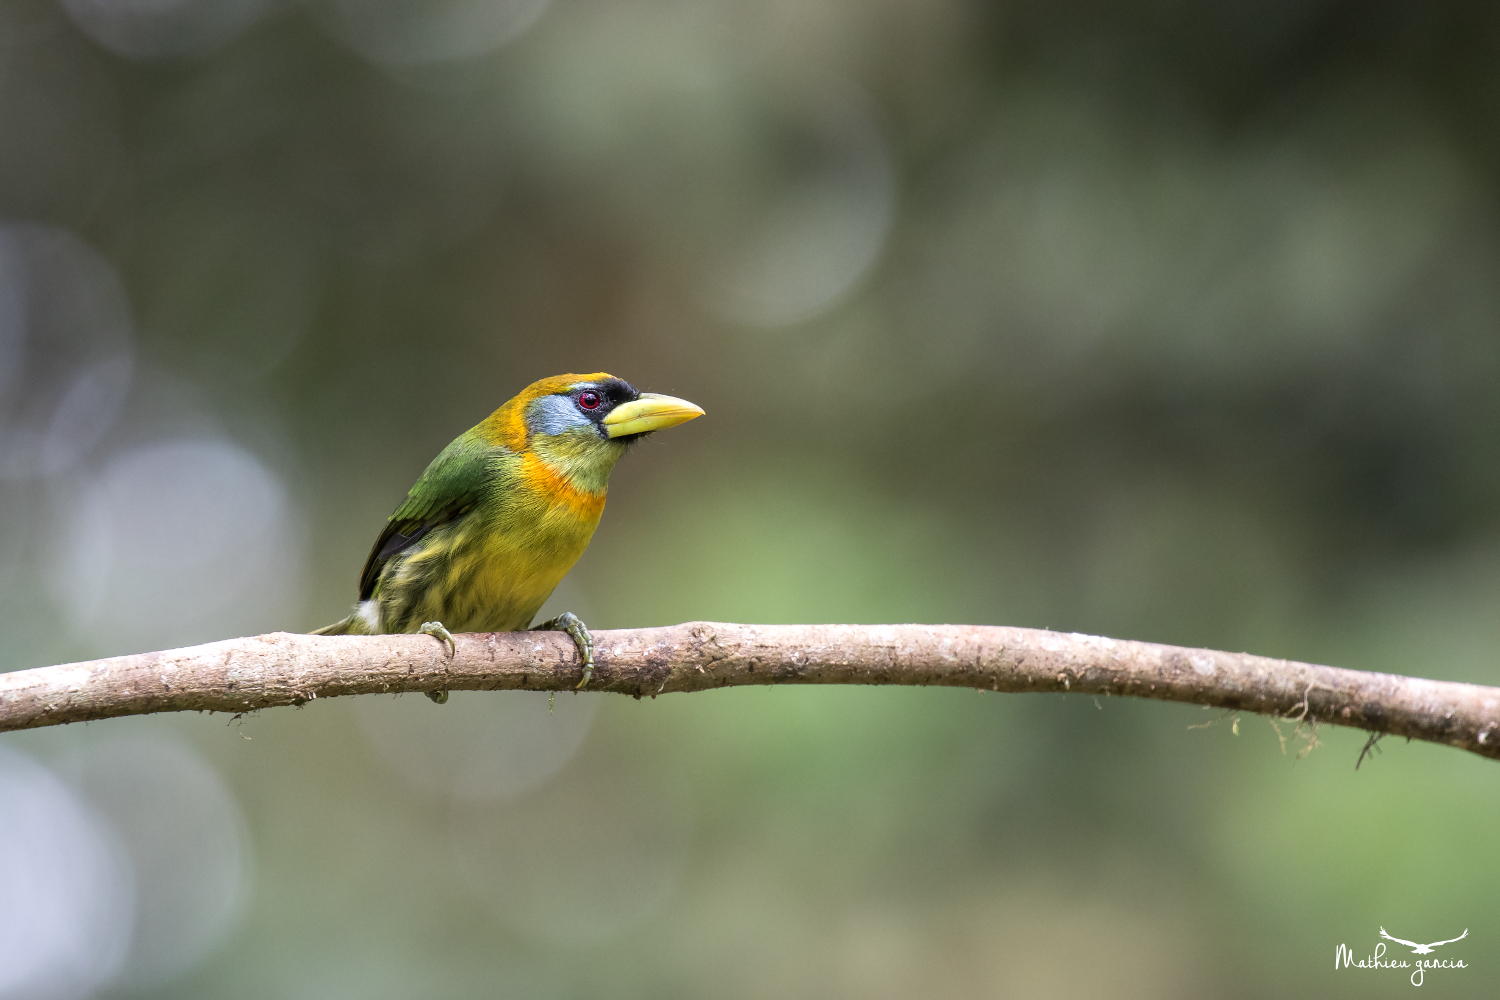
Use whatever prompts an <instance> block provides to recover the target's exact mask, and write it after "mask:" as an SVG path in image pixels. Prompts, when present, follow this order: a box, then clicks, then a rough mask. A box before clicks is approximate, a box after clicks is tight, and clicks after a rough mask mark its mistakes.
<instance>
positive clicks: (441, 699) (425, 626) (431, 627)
mask: <svg viewBox="0 0 1500 1000" xmlns="http://www.w3.org/2000/svg"><path fill="white" fill-rule="evenodd" d="M417 631H418V632H421V633H423V634H424V635H430V636H432V637H433V638H434V639H436V640H438V641H439V642H442V643H446V644H447V646H448V659H450V660H451V659H453V658H454V657H455V656H457V655H458V644H457V643H455V642H454V641H453V633H452V632H449V631H448V630H447V628H445V627H444V626H443V623H442V622H423V623H422V627H421V628H419V629H417ZM427 697H429V698H431V699H432V700H433V701H435V702H437V703H438V704H439V705H444V704H447V702H448V692H447V691H428V692H427Z"/></svg>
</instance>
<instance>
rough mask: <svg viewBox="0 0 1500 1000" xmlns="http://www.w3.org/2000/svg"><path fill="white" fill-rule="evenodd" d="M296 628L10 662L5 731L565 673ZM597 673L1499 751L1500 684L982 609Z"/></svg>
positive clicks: (653, 633)
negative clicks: (982, 618) (1255, 718)
mask: <svg viewBox="0 0 1500 1000" xmlns="http://www.w3.org/2000/svg"><path fill="white" fill-rule="evenodd" d="M455 640H456V644H457V650H456V652H455V654H454V655H453V656H452V657H451V658H450V657H449V655H448V651H447V647H446V646H444V645H443V644H442V643H440V642H438V641H437V640H436V639H433V638H431V637H429V636H426V635H379V636H312V635H297V634H292V633H287V632H273V633H271V634H268V635H261V636H254V637H252V638H246V639H228V640H225V641H223V642H212V643H208V644H206V645H203V646H191V647H188V648H186V649H175V650H167V651H164V652H157V653H139V654H136V655H133V656H116V657H112V658H110V659H106V660H93V661H89V662H86V663H70V664H66V665H63V666H56V667H39V668H37V669H34V670H19V671H15V672H12V673H8V674H0V731H6V730H12V729H29V728H33V727H37V726H50V725H58V724H61V723H67V722H82V721H85V720H90V719H106V718H111V717H114V716H120V715H140V714H145V713H150V712H187V711H200V712H201V711H209V712H235V713H243V712H252V711H255V710H257V709H262V708H270V707H273V706H276V705H302V704H306V703H307V702H309V701H312V700H313V699H315V698H329V697H336V696H339V695H351V694H374V693H381V692H417V691H424V692H436V691H492V690H507V689H508V690H516V689H521V690H531V691H565V690H570V689H572V687H573V686H574V685H575V684H577V683H578V680H579V678H580V676H581V668H580V666H579V662H578V655H577V652H576V651H575V650H574V647H573V643H572V640H570V639H569V638H568V637H567V636H565V635H562V634H561V633H556V632H495V633H475V634H471V635H459V636H455ZM594 642H595V647H594V649H595V652H594V658H595V663H596V667H595V670H594V677H593V680H592V681H591V682H590V684H589V688H588V689H589V690H591V691H614V692H618V693H620V694H629V695H634V696H635V697H637V698H640V697H643V696H651V697H655V696H656V695H659V694H666V693H670V692H677V691H704V690H708V689H711V688H720V687H732V686H737V685H744V684H905V685H937V686H944V687H971V688H976V689H979V690H983V691H1010V692H1024V691H1030V692H1065V691H1071V692H1075V693H1081V694H1093V695H1101V694H1102V695H1116V696H1130V697H1140V698H1156V699H1160V700H1163V701H1182V702H1189V703H1192V704H1196V705H1209V706H1213V707H1216V708H1224V709H1231V710H1239V711H1247V712H1256V713H1259V714H1262V715H1268V716H1272V717H1280V718H1285V719H1290V720H1293V721H1297V722H1307V723H1313V722H1322V723H1332V724H1334V725H1339V726H1350V727H1353V728H1357V729H1363V730H1366V731H1369V732H1372V733H1385V734H1389V735H1392V736H1406V737H1410V738H1413V739H1420V740H1428V741H1430V742H1433V743H1441V744H1446V745H1448V746H1454V747H1459V748H1461V749H1464V750H1469V751H1472V752H1474V753H1477V754H1480V755H1481V756H1484V757H1489V758H1492V759H1500V688H1492V687H1481V686H1479V685H1474V684H1459V683H1454V682H1450V681H1432V680H1423V679H1420V678H1415V677H1401V676H1397V675H1394V674H1377V673H1366V672H1363V671H1358V670H1343V669H1340V668H1337V667H1324V666H1317V665H1314V664H1310V663H1298V662H1296V661H1293V660H1277V659H1270V658H1267V657H1262V656H1251V655H1249V654H1248V653H1224V652H1218V651H1216V650H1210V649H1186V648H1182V647H1178V646H1163V645H1157V644H1155V643H1147V642H1130V641H1122V640H1115V639H1105V638H1101V637H1098V636H1089V635H1077V634H1065V633H1061V632H1046V631H1040V630H1037V629H1024V628H1006V627H999V626H978V625H732V624H721V623H716V622H690V623H688V624H685V625H674V626H670V627H665V628H644V629H623V630H619V631H597V632H595V633H594Z"/></svg>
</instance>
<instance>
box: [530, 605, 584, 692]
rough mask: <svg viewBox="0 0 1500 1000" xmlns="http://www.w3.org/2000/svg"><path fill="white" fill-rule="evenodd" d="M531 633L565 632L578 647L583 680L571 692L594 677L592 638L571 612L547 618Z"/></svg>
mask: <svg viewBox="0 0 1500 1000" xmlns="http://www.w3.org/2000/svg"><path fill="white" fill-rule="evenodd" d="M531 631H533V632H566V633H568V635H570V636H572V637H573V645H575V646H577V647H578V657H579V659H581V660H582V661H583V680H581V681H579V682H578V687H577V688H574V689H573V690H575V691H576V690H578V688H581V687H583V686H584V685H585V684H587V683H588V682H589V678H591V677H593V676H594V637H593V636H592V635H591V634H590V633H589V630H588V626H586V625H584V624H583V622H582V621H581V620H579V617H578V616H577V615H575V614H574V613H573V612H571V611H564V612H563V613H562V614H560V615H558V616H557V617H556V618H549V619H547V620H546V621H544V622H542V623H541V624H540V625H536V626H533V627H532V629H531Z"/></svg>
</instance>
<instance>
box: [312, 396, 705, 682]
mask: <svg viewBox="0 0 1500 1000" xmlns="http://www.w3.org/2000/svg"><path fill="white" fill-rule="evenodd" d="M701 416H703V409H702V408H701V407H699V406H697V405H695V404H693V403H689V402H688V401H687V400H685V399H678V398H676V397H674V396H665V395H660V394H658V393H651V392H640V391H639V390H637V389H636V388H635V387H634V386H632V385H631V384H630V383H629V382H626V381H625V380H624V379H621V378H616V377H615V376H613V375H610V374H608V373H607V372H595V373H593V374H590V375H578V374H564V375H556V376H553V377H552V378H544V379H541V380H540V381H537V382H533V383H532V384H531V385H529V386H527V387H526V388H525V389H523V390H521V392H520V393H519V394H517V395H516V396H515V397H514V398H513V399H511V400H510V401H509V402H507V403H505V404H503V405H502V406H501V407H500V408H499V409H497V410H495V411H494V412H493V413H491V414H490V415H489V416H488V417H486V418H485V419H484V420H482V421H480V422H479V423H478V424H476V425H475V426H474V427H472V428H470V429H469V430H467V431H465V432H464V433H462V434H460V435H459V436H458V437H456V438H454V439H453V441H452V442H451V443H450V444H449V445H448V446H447V447H446V448H444V449H443V450H442V452H440V453H439V454H438V456H437V458H435V459H433V460H432V464H430V465H428V466H427V471H425V472H423V473H422V475H421V477H420V478H418V479H417V482H416V485H414V486H413V487H412V488H411V490H410V492H408V493H407V495H406V500H405V501H404V502H402V503H401V505H400V506H399V507H397V508H396V510H395V512H394V513H392V514H391V516H390V518H389V519H388V520H387V521H386V524H385V529H384V530H383V531H381V533H380V536H379V537H378V538H376V539H375V544H374V545H373V546H372V547H371V548H370V555H369V558H367V559H366V560H365V565H364V569H363V570H361V571H360V574H359V600H358V602H357V603H356V604H355V605H354V609H353V611H352V612H351V613H350V614H349V616H348V617H346V618H344V619H343V620H341V621H337V622H335V623H333V624H332V625H326V626H324V627H323V628H320V629H317V630H315V631H314V632H312V633H310V634H312V635H381V634H389V633H399V632H422V633H426V634H428V635H431V636H433V637H435V638H437V639H438V640H439V641H441V642H442V643H443V644H444V645H445V646H446V647H447V649H448V655H449V656H450V657H452V656H453V655H455V654H456V653H457V646H456V645H455V644H454V642H453V634H452V633H453V632H519V631H527V630H532V631H559V632H566V633H567V634H568V635H569V636H570V637H572V639H573V642H574V644H575V645H576V646H577V648H578V653H579V659H580V661H581V662H582V665H583V679H582V680H581V681H579V683H578V687H579V688H582V687H583V686H584V685H586V684H587V683H588V682H589V678H590V677H592V676H593V671H594V641H593V636H592V634H591V633H590V632H589V630H588V627H587V626H586V625H584V623H583V622H582V621H580V620H579V618H578V616H577V615H575V614H573V613H572V612H564V613H563V614H561V615H558V616H557V617H555V618H551V619H549V620H547V621H545V622H542V623H541V624H539V625H535V626H533V625H532V624H531V622H532V619H533V618H534V617H535V616H536V613H537V611H538V610H539V609H540V608H541V606H542V605H543V604H544V603H545V602H546V600H547V598H548V597H550V596H551V595H552V591H553V590H554V589H555V588H556V587H557V585H558V583H559V582H560V581H561V580H562V578H563V576H564V575H566V574H567V572H568V570H570V569H572V568H573V564H574V563H575V562H577V561H578V557H579V556H581V555H583V551H584V549H585V548H587V547H588V544H589V539H591V538H592V537H593V534H594V529H595V528H596V527H597V526H598V524H599V517H600V515H601V514H602V513H603V512H604V499H605V494H606V492H607V490H608V487H609V474H610V471H611V470H612V469H613V468H614V465H615V462H616V461H618V460H619V458H620V457H621V456H622V455H624V454H625V452H626V450H627V449H628V448H629V447H630V446H631V445H632V444H634V443H636V442H637V441H640V440H641V439H642V438H644V437H645V436H646V435H648V434H651V433H653V432H655V431H659V430H663V429H665V428H668V427H675V426H676V425H678V424H682V423H685V422H687V421H689V420H693V419H695V418H697V417H701ZM428 697H430V698H432V700H433V701H436V702H439V703H441V702H445V701H447V700H448V694H447V692H446V691H434V692H429V693H428Z"/></svg>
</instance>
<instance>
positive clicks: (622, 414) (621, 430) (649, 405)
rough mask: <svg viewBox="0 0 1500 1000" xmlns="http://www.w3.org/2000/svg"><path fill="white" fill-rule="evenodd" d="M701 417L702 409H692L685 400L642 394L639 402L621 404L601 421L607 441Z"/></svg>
mask: <svg viewBox="0 0 1500 1000" xmlns="http://www.w3.org/2000/svg"><path fill="white" fill-rule="evenodd" d="M701 416H703V407H701V406H695V405H693V404H692V403H689V402H688V401H687V400H685V399H678V398H677V397H676V396H659V395H657V394H656V393H654V392H643V393H641V398H640V399H633V400H631V401H630V402H628V403H621V404H620V405H619V406H617V407H615V408H614V409H613V410H610V411H609V415H608V416H607V417H605V418H604V428H605V430H606V431H608V433H609V436H610V437H612V438H617V437H624V436H625V435H627V434H644V433H646V432H647V431H659V430H661V429H662V428H664V427H676V426H677V425H678V424H685V423H687V422H688V421H689V420H692V419H693V418H694V417H701Z"/></svg>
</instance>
